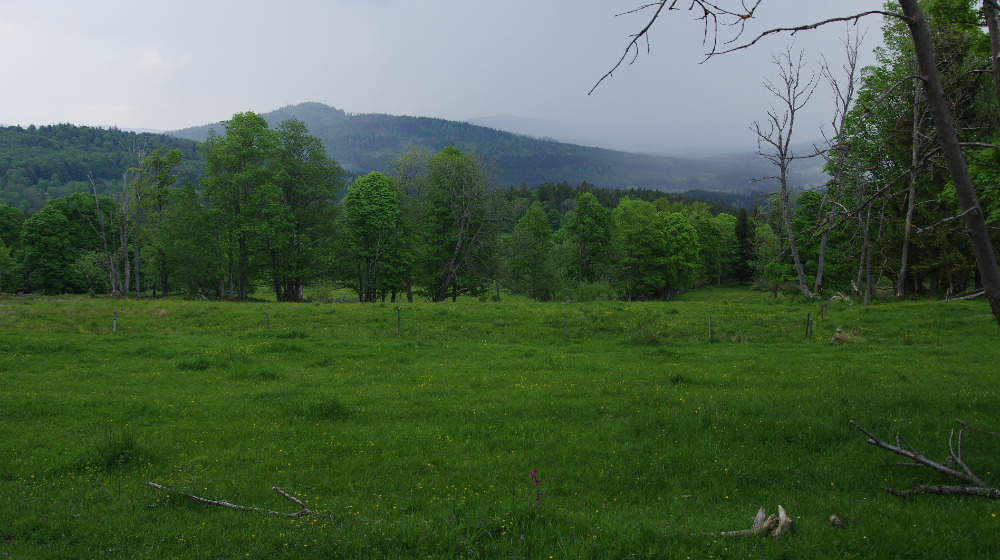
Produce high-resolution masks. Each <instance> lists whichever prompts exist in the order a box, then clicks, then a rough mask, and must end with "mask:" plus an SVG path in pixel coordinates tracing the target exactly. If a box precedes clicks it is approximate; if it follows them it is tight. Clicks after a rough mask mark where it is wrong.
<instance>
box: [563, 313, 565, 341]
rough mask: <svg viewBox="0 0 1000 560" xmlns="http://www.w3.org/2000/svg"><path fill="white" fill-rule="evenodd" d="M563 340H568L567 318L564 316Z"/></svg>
mask: <svg viewBox="0 0 1000 560" xmlns="http://www.w3.org/2000/svg"><path fill="white" fill-rule="evenodd" d="M563 340H566V316H565V315H563Z"/></svg>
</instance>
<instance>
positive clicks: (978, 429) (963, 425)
mask: <svg viewBox="0 0 1000 560" xmlns="http://www.w3.org/2000/svg"><path fill="white" fill-rule="evenodd" d="M952 299H964V298H952ZM955 422H957V423H958V425H959V426H962V427H963V428H972V429H973V430H976V431H977V432H982V433H984V434H989V435H991V436H993V437H1000V433H997V432H991V431H989V430H984V429H982V428H979V427H977V426H973V425H972V424H969V423H968V422H965V421H964V420H961V419H959V418H956V419H955Z"/></svg>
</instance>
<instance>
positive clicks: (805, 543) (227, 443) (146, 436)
mask: <svg viewBox="0 0 1000 560" xmlns="http://www.w3.org/2000/svg"><path fill="white" fill-rule="evenodd" d="M397 308H399V309H400V310H399V313H400V316H401V327H402V329H401V334H402V335H401V336H396V317H397ZM115 311H117V312H118V326H117V332H114V333H112V329H111V325H112V323H111V321H112V317H113V314H114V312H115ZM265 314H266V315H265ZM807 314H811V315H812V318H813V320H814V330H813V334H812V335H811V336H806V334H805V324H806V315H807ZM709 316H711V317H712V326H713V337H712V339H709V338H708V317H709ZM265 317H267V318H269V320H270V327H271V328H270V330H268V329H267V323H266V319H265ZM837 328H840V329H843V330H844V331H845V332H847V333H850V335H851V338H852V339H853V340H854V342H853V343H851V344H846V345H843V346H833V345H830V344H829V340H830V338H831V337H832V336H833V332H834V330H835V329H837ZM996 338H997V333H996V327H995V324H994V323H993V322H992V319H991V316H990V315H989V310H988V308H987V306H986V305H985V304H984V303H983V302H975V301H973V302H951V303H947V304H946V303H941V302H908V303H900V304H892V305H873V306H872V307H871V309H870V310H869V311H868V312H865V311H864V310H863V309H861V308H860V306H856V305H855V306H852V305H850V304H849V303H847V302H837V303H834V304H832V305H831V306H830V309H829V313H828V315H827V318H826V319H825V320H821V319H820V318H819V306H818V304H815V303H809V302H803V301H801V300H800V299H796V298H788V297H785V298H781V297H779V298H778V299H776V300H774V299H771V298H770V296H762V295H759V294H755V293H752V292H749V291H743V290H735V289H711V290H705V291H700V292H692V293H688V294H684V295H682V296H681V297H679V298H678V299H677V300H676V301H674V302H670V303H622V302H600V303H589V304H544V305H539V304H533V303H530V302H526V301H523V300H518V299H514V298H508V299H507V300H505V301H503V302H501V303H494V302H479V301H459V302H458V303H457V304H452V303H444V304H427V303H414V304H373V305H357V304H351V305H345V304H316V303H313V304H299V305H288V304H277V303H273V302H258V303H245V304H235V303H224V302H206V301H180V300H144V301H120V300H112V299H100V298H85V297H65V298H59V297H57V298H30V297H25V298H15V297H9V298H4V299H0V383H2V387H3V391H2V393H0V537H2V538H0V551H2V552H3V553H7V554H8V555H10V556H12V557H15V558H40V557H41V558H44V557H52V558H63V557H95V556H105V557H122V558H133V557H192V558H200V557H204V558H218V557H235V556H245V555H250V556H251V557H267V558H271V557H296V558H298V557H319V558H330V557H337V558H340V557H344V558H372V557H384V558H429V557H440V558H455V557H463V558H469V557H480V558H501V557H503V558H515V557H516V558H546V557H549V556H551V557H554V558H622V557H633V556H635V557H647V558H663V557H696V558H702V557H709V556H715V557H734V558H735V557H743V558H746V557H750V558H760V557H767V558H771V557H779V556H780V557H789V558H844V557H847V558H850V557H926V558H949V557H950V558H993V557H1000V537H998V536H997V535H1000V532H998V529H1000V520H998V518H997V517H996V515H997V514H998V513H1000V511H998V510H1000V507H998V504H996V503H995V502H990V501H987V500H981V499H971V498H965V499H963V498H947V499H942V498H940V497H931V496H921V497H916V498H911V499H906V500H901V499H898V498H895V497H892V496H890V495H888V494H886V493H884V492H882V490H881V487H882V486H884V485H893V486H896V487H908V486H909V485H910V483H911V480H912V479H913V478H914V477H917V478H920V479H921V481H927V482H934V481H938V480H941V479H939V478H936V477H935V476H934V475H933V474H932V473H924V472H919V471H915V470H914V469H912V468H902V467H897V466H893V465H891V464H889V463H891V462H893V461H895V459H894V458H890V457H888V456H884V455H883V454H881V453H880V452H879V451H878V450H876V449H875V448H873V447H871V446H868V445H866V444H865V441H864V437H863V436H862V435H861V434H860V433H858V432H857V431H854V430H853V429H852V428H850V426H849V425H848V423H847V422H848V420H850V419H853V420H856V421H858V422H860V423H861V424H862V425H864V426H866V427H867V428H869V429H871V430H872V431H874V432H875V433H877V434H880V435H882V436H883V437H886V438H891V437H892V435H893V434H895V433H896V432H902V433H903V434H904V435H905V436H906V437H907V439H908V440H909V441H910V442H912V443H913V444H914V445H915V446H916V447H918V449H920V450H921V451H924V452H925V453H927V454H928V455H930V456H932V457H936V458H942V457H944V456H946V454H947V438H948V431H949V430H950V429H951V427H952V426H953V425H954V423H953V418H955V417H961V418H962V419H963V420H966V421H968V422H971V423H973V424H977V425H980V426H982V427H984V428H992V429H994V430H997V429H1000V415H998V414H997V413H996V410H997V409H996V402H997V393H998V388H1000V378H998V375H997V370H996V364H997V363H1000V350H998V345H997V344H996ZM964 446H965V455H966V459H967V461H968V462H969V464H970V466H971V467H972V468H973V469H974V470H975V471H976V472H977V474H979V475H981V476H982V477H983V478H985V479H987V480H988V481H990V483H991V484H992V485H994V486H995V485H996V484H997V482H996V480H997V477H996V476H994V474H993V473H994V471H995V470H996V469H998V468H1000V441H998V438H994V437H990V436H988V435H986V434H983V433H979V432H976V433H972V432H969V433H967V434H966V438H965V442H964ZM533 470H534V471H535V473H536V477H534V478H533V477H532V476H530V474H531V472H532V471H533ZM536 479H537V482H538V483H537V485H536V484H535V480H536ZM147 480H151V481H154V482H157V483H160V484H163V485H165V486H168V487H171V488H173V489H175V492H174V493H172V494H169V495H168V494H165V493H160V492H157V491H155V490H153V489H151V488H149V487H148V486H146V485H145V484H144V483H145V481H147ZM273 486H278V487H280V488H282V489H284V490H286V491H288V492H290V493H292V494H294V495H296V496H297V497H298V498H299V499H301V500H302V501H303V502H304V503H305V504H306V505H307V507H309V508H310V509H312V510H314V511H317V512H319V513H320V514H321V515H318V516H309V517H304V518H296V519H289V518H284V517H276V516H265V515H261V514H255V513H250V512H238V511H233V510H228V509H223V508H218V507H212V506H208V505H205V504H200V503H197V502H192V501H190V500H188V499H187V498H185V497H184V496H182V495H179V494H178V492H182V493H189V494H194V495H197V496H201V497H205V498H210V499H220V500H226V501H229V502H232V503H236V504H242V505H248V506H254V507H261V508H267V509H273V510H279V511H288V512H292V511H296V510H297V509H298V507H297V506H295V505H294V504H292V503H291V502H289V501H287V500H284V499H283V498H281V497H280V496H278V495H277V494H276V493H274V492H272V491H271V490H270V488H271V487H273ZM778 504H782V505H784V506H785V507H786V508H788V510H789V513H790V514H791V515H793V516H794V517H795V519H796V525H795V528H794V530H793V532H792V534H790V535H788V536H787V537H785V538H783V539H781V540H769V539H765V540H742V541H740V540H727V539H721V538H719V537H717V536H711V535H706V534H705V533H708V532H718V531H728V530H734V529H742V528H747V527H749V525H750V522H751V520H752V517H753V515H754V514H755V513H756V511H757V508H758V507H761V506H765V507H766V508H767V509H768V511H769V512H770V511H773V510H775V509H776V507H777V505H778ZM831 514H836V515H838V516H839V517H840V518H841V519H843V520H844V522H845V523H846V528H845V529H843V530H835V529H832V528H830V527H828V526H827V525H826V524H825V520H826V518H827V517H828V516H830V515H831Z"/></svg>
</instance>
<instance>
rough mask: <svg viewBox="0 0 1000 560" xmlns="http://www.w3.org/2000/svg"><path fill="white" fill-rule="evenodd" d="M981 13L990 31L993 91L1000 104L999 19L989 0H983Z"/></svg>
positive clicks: (994, 7)
mask: <svg viewBox="0 0 1000 560" xmlns="http://www.w3.org/2000/svg"><path fill="white" fill-rule="evenodd" d="M983 15H984V16H985V17H986V28H987V29H989V32H990V50H991V51H992V53H993V93H994V95H995V96H996V98H997V103H998V104H1000V19H998V14H997V8H996V6H994V5H993V2H992V1H991V0H983Z"/></svg>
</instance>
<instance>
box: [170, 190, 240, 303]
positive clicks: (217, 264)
mask: <svg viewBox="0 0 1000 560" xmlns="http://www.w3.org/2000/svg"><path fill="white" fill-rule="evenodd" d="M160 220H161V223H160V245H159V249H160V250H161V251H162V253H163V264H164V268H165V269H166V270H167V271H168V281H167V282H168V284H167V285H170V286H173V287H174V289H179V290H184V291H187V292H188V293H190V294H205V293H216V294H217V295H219V296H221V295H222V292H223V286H222V284H223V278H224V276H225V274H224V273H225V270H224V267H223V259H222V250H221V248H220V246H219V242H218V240H219V233H220V232H219V231H218V229H217V227H218V225H219V222H217V221H214V220H212V219H211V215H210V212H209V210H208V209H207V208H206V207H205V205H204V204H202V202H201V200H199V199H198V194H197V192H196V191H195V188H194V185H193V184H192V183H191V182H190V181H186V180H185V181H183V182H182V184H181V186H179V187H177V188H176V189H171V191H170V193H169V195H168V198H167V203H166V206H165V208H164V210H163V212H162V214H161V217H160Z"/></svg>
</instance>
